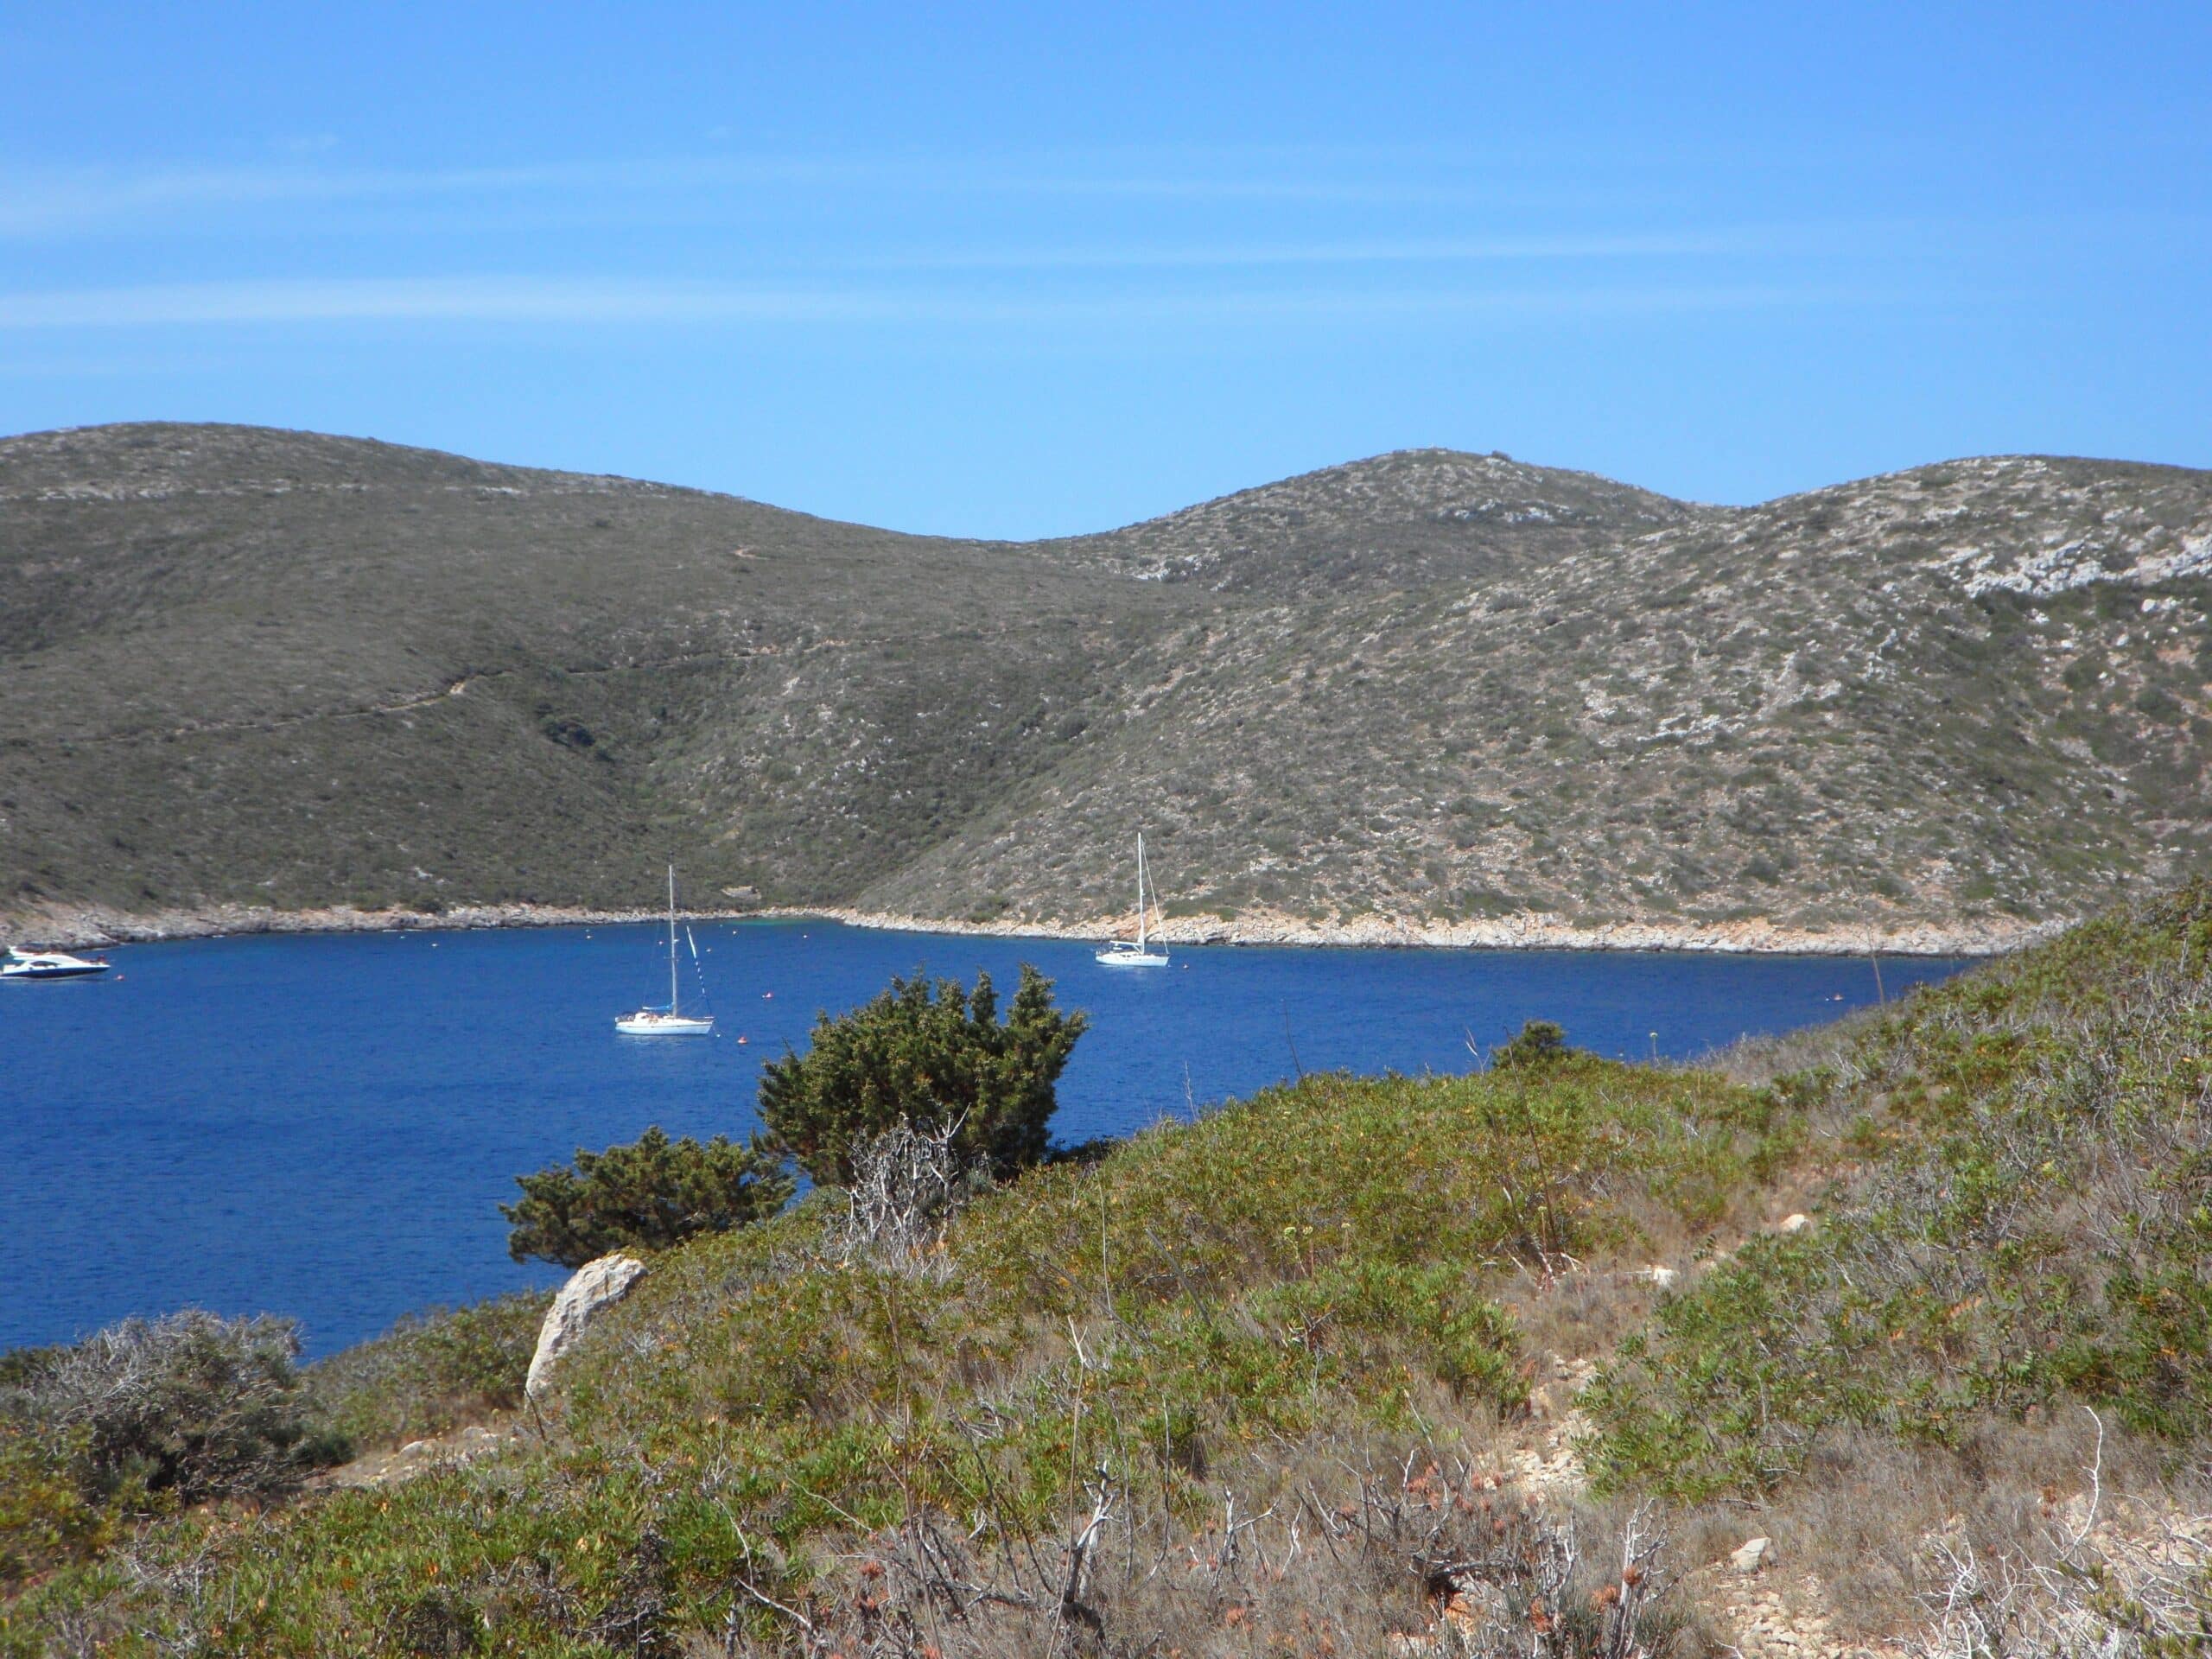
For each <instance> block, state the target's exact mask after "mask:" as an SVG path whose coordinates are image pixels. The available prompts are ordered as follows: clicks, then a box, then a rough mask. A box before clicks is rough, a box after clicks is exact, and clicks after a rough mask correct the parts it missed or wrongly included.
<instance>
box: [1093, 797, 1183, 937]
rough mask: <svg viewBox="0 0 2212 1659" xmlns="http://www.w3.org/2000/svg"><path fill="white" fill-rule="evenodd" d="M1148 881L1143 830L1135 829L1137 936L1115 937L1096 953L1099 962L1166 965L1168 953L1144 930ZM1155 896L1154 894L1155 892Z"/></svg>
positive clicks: (1149, 887) (1149, 888)
mask: <svg viewBox="0 0 2212 1659" xmlns="http://www.w3.org/2000/svg"><path fill="white" fill-rule="evenodd" d="M1150 891H1151V883H1150V880H1149V878H1148V877H1147V874H1146V872H1145V865H1144V832H1143V831H1142V830H1141V829H1140V830H1139V831H1138V832H1137V937H1136V938H1135V941H1134V942H1132V941H1130V940H1128V939H1116V940H1115V941H1114V943H1113V944H1109V945H1108V946H1107V947H1106V948H1105V949H1104V950H1101V951H1099V952H1098V961H1099V962H1100V963H1103V965H1104V966H1106V967H1109V968H1165V967H1166V965H1167V952H1166V951H1165V950H1161V949H1160V947H1159V946H1158V945H1156V944H1153V943H1152V940H1151V936H1150V934H1149V933H1148V932H1147V931H1146V926H1145V918H1146V914H1147V908H1148V902H1147V897H1146V895H1147V893H1150ZM1154 898H1155V899H1156V898H1157V895H1156V894H1155V895H1154Z"/></svg>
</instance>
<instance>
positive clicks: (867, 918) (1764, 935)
mask: <svg viewBox="0 0 2212 1659" xmlns="http://www.w3.org/2000/svg"><path fill="white" fill-rule="evenodd" d="M688 913H689V914H690V915H692V916H695V917H701V918H709V919H714V920H734V919H739V918H774V919H781V920H806V919H810V918H820V919H822V920H825V921H836V922H842V923H844V924H846V925H849V926H852V927H865V928H871V929H874V930H877V931H891V932H902V933H950V934H966V935H973V936H976V937H978V938H1016V939H1031V938H1033V939H1069V940H1086V939H1107V938H1116V937H1118V936H1119V935H1120V934H1121V933H1122V932H1123V931H1126V928H1127V925H1128V924H1127V922H1126V920H1125V919H1124V918H1118V917H1109V918H1096V919H1086V920H1068V919H1065V918H1050V919H1046V920H1041V921H984V922H979V921H973V920H954V919H950V918H936V917H925V916H909V915H902V914H895V913H893V912H887V911H874V910H861V909H856V908H853V907H850V906H773V907H765V908H764V907H761V906H751V907H747V908H744V909H735V910H730V909H724V910H699V911H692V912H688ZM662 914H663V912H659V911H656V910H589V909H585V908H583V907H581V906H569V905H455V906H452V907H451V908H449V909H447V910H444V911H440V912H422V911H411V910H356V909H353V907H351V906H334V907H331V908H327V909H313V910H277V909H273V908H269V907H266V906H251V905H214V906H206V907H202V908H196V909H190V910H165V911H156V912H148V913H134V912H123V911H115V910H110V909H107V908H105V907H103V906H54V907H53V908H50V909H41V910H38V911H34V912H12V913H9V914H4V915H0V944H9V943H20V944H34V943H35V944H44V945H50V946H54V947H58V948H60V949H65V950H67V949H77V948H87V947H94V946H99V945H108V944H146V943H152V942H155V941H159V940H164V939H192V938H218V937H225V936H231V935H239V934H255V933H383V932H398V931H424V930H429V929H438V928H480V927H569V926H575V925H583V924H594V923H620V922H652V921H658V920H659V919H660V918H661V916H662ZM2066 925H2067V924H2065V923H2063V922H2039V923H2027V922H2009V923H2003V922H1975V923H1958V924H1953V925H1937V924H1934V923H1921V924H1916V925H1911V926H1907V927H1901V928H1878V927H1871V926H1844V927H1837V928H1834V929H1827V930H1821V931H1812V930H1809V929H1805V928H1794V927H1785V926H1780V925H1777V924H1775V923H1773V922H1770V921H1768V920H1767V919H1765V918H1751V919H1749V920H1745V921H1737V922H1708V923H1688V924H1671V923H1670V924H1660V923H1654V922H1607V923H1599V924H1577V923H1575V922H1573V921H1571V920H1569V919H1568V918H1565V917H1560V916H1547V915H1523V916H1510V917H1502V918H1485V919H1482V920H1474V921H1461V922H1428V921H1416V920H1410V919H1406V918H1395V917H1386V916H1371V915H1370V916H1362V917H1357V918H1352V919H1351V920H1338V921H1334V922H1326V923H1323V922H1313V921H1309V920H1306V919H1305V918H1299V917H1293V916H1287V915H1281V914H1278V913H1274V912H1251V913H1247V914H1245V915H1242V916H1238V917H1235V918H1222V917H1203V916H1201V917H1176V918H1169V919H1167V920H1166V921H1165V922H1163V923H1162V924H1161V925H1160V927H1159V928H1158V929H1157V930H1156V931H1155V932H1154V938H1158V939H1160V941H1162V942H1163V943H1165V944H1250V945H1266V944H1276V945H1344V946H1363V947H1366V948H1369V949H1378V948H1389V947H1398V948H1405V947H1414V946H1418V947H1429V948H1440V949H1450V950H1681V951H1698V952H1706V953H1711V954H1715V955H1725V956H1851V957H1863V956H1866V955H1869V954H1872V953H1878V954H1880V955H1883V956H1893V957H1978V956H1994V955H1999V954H2002V953H2003V952H2005V951H2008V950H2018V949H2019V948H2021V947H2022V946H2023V945H2027V944H2034V943H2035V942H2036V941H2037V940H2039V939H2044V938H2050V937H2051V936H2053V935H2054V934H2056V933H2058V932H2060V931H2063V929H2064V927H2065V926H2066Z"/></svg>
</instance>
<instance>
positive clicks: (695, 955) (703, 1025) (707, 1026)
mask: <svg viewBox="0 0 2212 1659" xmlns="http://www.w3.org/2000/svg"><path fill="white" fill-rule="evenodd" d="M683 937H684V938H687V939H691V930H690V929H689V928H686V929H684V931H683ZM691 960H692V962H693V963H695V964H696V963H697V962H698V960H699V942H698V941H697V940H696V939H691ZM614 1029H615V1030H617V1031H619V1032H620V1033H622V1034H623V1035H624V1036H626V1037H711V1036H712V1035H714V1031H715V1016H714V1015H713V1014H686V1013H684V1012H683V1007H681V1006H680V1004H679V1001H678V999H677V993H676V866H675V865H673V864H671V865H670V866H669V867H668V1006H667V1007H664V1008H639V1010H638V1011H637V1012H636V1013H635V1014H617V1015H616V1016H615V1017H614Z"/></svg>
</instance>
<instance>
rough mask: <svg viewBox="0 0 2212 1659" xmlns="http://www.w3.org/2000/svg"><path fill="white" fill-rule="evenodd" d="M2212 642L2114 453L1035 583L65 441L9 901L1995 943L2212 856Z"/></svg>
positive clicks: (1564, 484)
mask: <svg viewBox="0 0 2212 1659" xmlns="http://www.w3.org/2000/svg"><path fill="white" fill-rule="evenodd" d="M2208 607H2212V474H2202V473H2194V472H2187V471H2182V470H2178V469H2173V468H2162V467H2142V466H2132V465H2126V464H2120V463H2112V462H2101V461H2068V460H2050V459H2037V458H2001V459H1993V460H1983V461H1957V462H1951V463H1947V464H1945V465H1942V466H1937V467H1923V468H1920V469H1916V470H1915V471H1912V472H1910V473H1904V474H1896V475H1893V476H1891V477H1885V478H1880V479H1874V480H1866V481H1863V482H1859V483H1855V484H1848V485H1842V486H1836V487H1834V488H1833V489H1828V490H1823V491H1819V492H1816V493H1812V494H1809V495H1804V496H1796V497H1790V498H1787V499H1783V500H1779V501H1775V502H1770V503H1768V504H1766V505H1762V506H1758V507H1752V508H1745V509H1728V508H1713V507H1706V506H1697V505H1689V504H1685V503H1681V502H1676V501H1672V500H1669V499H1665V498H1663V497H1660V496H1656V495H1653V494H1650V493H1647V492H1643V491H1640V490H1636V489H1631V488H1629V487H1626V486H1620V485H1616V484H1612V483H1610V482H1608V481H1606V480H1602V479H1598V478H1594V477H1592V476H1589V475H1587V474H1575V473H1567V472H1560V471H1554V470H1549V469H1545V468H1541V467H1529V466H1525V465H1522V464H1521V463H1518V462H1515V461H1510V460H1508V459H1506V458H1504V457H1503V456H1497V455H1492V456H1476V455H1465V454H1453V453H1450V452H1444V451H1416V452H1410V453H1406V454H1395V455H1387V456H1383V457H1380V458H1377V459H1375V460H1372V461H1361V462H1357V463H1355V464H1353V465H1351V466H1347V467H1335V468H1331V469H1328V470H1326V471H1324V472H1320V473H1316V474H1307V475H1306V476H1304V477H1300V478H1296V479H1292V480H1286V481H1284V482H1281V483H1279V484H1274V485H1270V486H1266V487H1264V488H1262V489H1258V490H1254V491H1249V492H1247V493H1243V494H1241V495H1236V496H1231V497H1229V498H1226V499H1223V500H1221V501H1217V502H1211V503H1208V504H1205V505H1202V506H1198V507H1194V508H1192V509H1189V510H1187V511H1185V512H1179V513H1175V514H1173V515H1170V516H1169V517H1167V518H1161V519H1158V520H1154V521H1152V522H1150V523H1147V524H1137V525H1134V526H1131V527H1129V528H1128V529H1125V530H1121V531H1114V532H1111V533H1108V534H1103V535H1098V536H1090V537H1078V538H1073V539H1070V540H1065V541H1058V542H1048V543H1031V544H1017V543H970V542H957V541H948V540H942V539H935V538H925V537H908V536H901V535H897V534H893V533H891V532H887V531H875V530H869V529H866V528H862V527H859V526H854V525H848V524H834V523H829V522H826V521H823V520H820V519H816V518H807V517H804V516H803V515H799V514H796V513H790V512H780V511H778V510H776V509H773V508H770V507H765V506H761V505H758V504H755V503H753V502H749V501H746V500H742V499H734V498H730V497H722V496H714V495H709V494H704V493H697V492H692V491H685V490H677V489H672V488H668V487H664V486H655V485H650V484H642V483H637V482H632V481H630V480H617V479H607V478H597V477H586V476H580V475H575V474H556V473H546V472H537V471H531V470H527V469H521V468H514V467H493V466H487V465H483V464H480V463H477V462H473V461H464V460H460V459H457V458H454V457H451V456H446V455H441V454H430V453H428V452H424V451H419V450H409V449H403V448H393V447H391V446H388V445H382V444H375V443H369V442H359V441H354V440H346V439H336V438H327V437H321V436H315V435H302V434H295V433H282V432H273V431H266V430H261V429H246V428H234V427H195V426H133V427H111V428H101V429H88V430H80V431H71V432H61V433H53V434H42V435H32V436H27V437H21V438H16V439H11V440H7V441H5V442H0V910H4V911H6V912H10V913H11V914H12V915H13V916H14V917H15V918H16V923H17V925H22V926H28V927H40V926H47V927H50V926H52V925H54V923H53V918H55V917H56V916H58V915H60V914H61V913H63V912H67V911H70V910H72V909H75V908H79V907H85V906H94V907H99V908H103V909H105V910H107V911H109V912H120V913H125V914H139V915H147V914H154V913H158V912H181V911H190V910H194V909H200V908H204V907H207V906H217V905H236V904H257V905H266V906H274V907H277V908H300V907H307V906H328V905H334V904H352V905H357V906H422V907H440V906H442V907H448V908H449V907H452V906H458V905H462V904H470V903H518V902H535V903H540V904H580V905H590V906H621V905H626V904H631V903H636V902H641V901H645V900H647V899H649V898H650V889H651V887H652V883H653V881H654V880H655V874H656V872H657V870H658V866H659V865H660V864H661V863H662V862H663V861H664V859H666V858H667V857H670V856H673V857H674V858H675V859H676V860H677V861H678V862H679V863H680V864H681V865H682V866H683V869H684V870H685V872H686V873H687V874H688V876H689V877H690V880H691V881H692V883H693V884H694V886H695V887H696V888H698V889H699V890H701V891H702V893H705V894H708V895H712V894H713V893H717V892H720V891H724V890H727V891H730V892H733V893H747V897H748V898H749V897H750V893H758V894H759V895H760V901H761V902H764V903H769V904H776V903H782V904H798V905H842V906H855V907H857V908H861V909H867V910H874V911H882V912H898V913H905V914H912V915H920V916H926V917H932V918H947V919H956V920H974V921H995V922H998V923H1002V924H1014V923H1019V922H1039V921H1044V922H1056V923H1062V924H1083V923H1090V922H1100V921H1103V920H1106V919H1107V918H1110V917H1112V916H1113V915H1114V914H1115V912H1116V909H1117V907H1120V906H1125V905H1126V899H1124V898H1123V894H1124V893H1125V891H1126V888H1127V886H1128V871H1127V868H1126V866H1127V862H1128V841H1129V837H1130V835H1131V832H1132V830H1133V829H1135V827H1136V825H1138V824H1139V823H1141V824H1142V825H1143V826H1144V827H1145V828H1146V829H1147V832H1148V836H1149V837H1150V845H1151V847H1152V849H1153V850H1154V861H1155V868H1156V872H1157V874H1158V876H1159V878H1160V886H1161V887H1162V889H1163V890H1164V892H1165V893H1166V896H1167V899H1168V901H1169V906H1170V909H1171V911H1172V912H1174V913H1175V914H1176V915H1177V916H1178V917H1179V918H1181V924H1182V925H1184V926H1185V928H1187V929H1189V930H1191V931H1205V930H1208V929H1213V928H1217V927H1219V926H1221V925H1223V918H1229V919H1230V920H1233V921H1234V922H1235V923H1236V925H1238V926H1239V927H1241V928H1242V929H1243V930H1245V931H1264V930H1266V929H1268V928H1270V927H1283V928H1298V927H1315V928H1321V929H1328V928H1343V929H1349V930H1351V931H1360V930H1362V929H1365V930H1368V931H1389V930H1392V929H1395V928H1399V927H1411V928H1416V929H1423V930H1427V931H1432V932H1434V933H1436V934H1438V935H1440V936H1444V937H1503V936H1510V935H1511V934H1513V933H1514V932H1515V931H1516V930H1518V931H1522V932H1526V931H1528V930H1529V926H1530V925H1531V924H1533V923H1548V924H1551V925H1554V926H1555V927H1557V928H1559V929H1562V930H1567V931H1570V932H1571V931H1573V930H1590V929H1595V928H1603V927H1612V928H1621V927H1626V928H1631V929H1633V928H1637V927H1642V928H1645V929H1649V930H1654V931H1656V933H1657V934H1658V935H1660V936H1664V937H1679V938H1685V939H1696V938H1706V939H1712V938H1741V939H1750V940H1754V941H1756V940H1758V939H1760V938H1767V939H1782V938H1798V937H1802V935H1805V934H1815V935H1817V934H1821V933H1827V934H1828V935H1830V936H1831V937H1834V938H1841V937H1844V936H1846V935H1849V936H1853V937H1856V936H1858V935H1859V934H1860V933H1862V932H1864V931H1876V932H1879V933H1881V934H1884V935H1886V936H1889V937H1891V938H1896V939H1900V940H1904V941H1906V942H1910V940H1912V939H1913V938H1921V939H1923V940H1926V939H1929V938H1934V937H1936V932H1937V931H1943V930H1948V931H1949V936H1950V937H1952V938H1960V937H1985V938H2001V937H2005V936H2006V935H2007V934H2008V933H2010V932H2013V931H2018V929H2019V928H2020V927H2021V926H2023V925H2026V924H2031V923H2038V922H2044V921H2049V920H2054V919H2059V918H2068V917H2072V916H2075V915H2078V914H2081V913H2084V912H2087V911H2088V910H2090V909H2093V908H2094V907H2095V906H2097V905H2098V904H2099V903H2100V902H2101V899H2102V898H2103V897H2104V895H2106V894H2107V893H2108V892H2109V890H2111V889H2112V888H2113V887H2115V886H2117V885H2118V884H2120V883H2121V882H2122V881H2124V880H2129V879H2131V878H2139V877H2150V878H2153V879H2157V878H2164V877H2170V876H2173V875H2177V874H2182V873H2184V872H2187V871H2190V870H2192V869H2201V868H2204V867H2205V866H2206V864H2207V862H2208V860H2209V859H2212V841H2208V831H2212V804H2208V803H2209V802H2212V791H2208V789H2207V786H2206V783H2207V780H2206V779H2205V777H2204V767H2205V763H2206V760H2207V758H2208V755H2212V701H2208V699H2212V684H2208V682H2212V641H2209V640H2208V635H2207V632H2206V626H2205V625H2206V616H2207V611H2208ZM747 890H750V892H747ZM1454 930H1457V931H1456V933H1455V932H1454ZM1777 930H1782V931H1777ZM1790 930H1795V931H1790Z"/></svg>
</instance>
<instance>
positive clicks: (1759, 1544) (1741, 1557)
mask: <svg viewBox="0 0 2212 1659" xmlns="http://www.w3.org/2000/svg"><path fill="white" fill-rule="evenodd" d="M1772 1548H1774V1541H1773V1540H1772V1539H1770V1538H1753V1539H1751V1540H1749V1541H1746V1542H1745V1544H1744V1545H1743V1546H1742V1548H1738V1550H1737V1551H1736V1553H1735V1554H1733V1555H1731V1556H1730V1557H1729V1558H1728V1565H1729V1566H1731V1567H1734V1568H1735V1569H1736V1570H1737V1571H1738V1573H1756V1572H1758V1570H1759V1568H1761V1567H1764V1566H1765V1565H1766V1558H1767V1553H1768V1552H1769V1551H1770V1550H1771V1549H1772Z"/></svg>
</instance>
